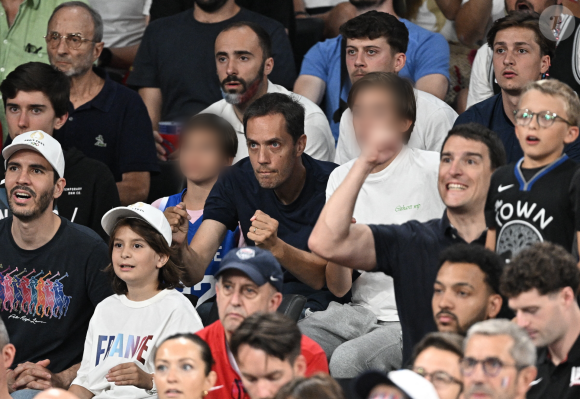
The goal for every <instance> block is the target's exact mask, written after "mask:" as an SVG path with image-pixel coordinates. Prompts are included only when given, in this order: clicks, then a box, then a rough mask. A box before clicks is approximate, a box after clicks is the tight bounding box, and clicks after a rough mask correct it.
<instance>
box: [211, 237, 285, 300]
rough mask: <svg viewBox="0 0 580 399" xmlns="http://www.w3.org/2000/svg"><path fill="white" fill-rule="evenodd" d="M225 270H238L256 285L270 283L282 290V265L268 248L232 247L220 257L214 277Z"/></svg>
mask: <svg viewBox="0 0 580 399" xmlns="http://www.w3.org/2000/svg"><path fill="white" fill-rule="evenodd" d="M226 270H239V271H241V272H242V273H244V274H245V275H247V276H248V277H249V278H250V280H252V281H253V282H254V283H256V284H257V285H258V286H262V285H264V284H266V283H270V284H272V285H273V286H274V288H276V290H278V291H280V292H281V291H282V285H283V284H284V275H283V272H282V266H280V263H279V262H278V260H276V258H275V257H274V255H272V253H271V252H270V251H268V250H265V249H261V248H258V247H244V248H235V249H232V250H231V251H230V252H228V254H227V255H226V256H225V257H224V258H223V259H222V261H221V263H220V268H219V270H218V271H217V273H216V278H217V277H218V276H219V275H220V274H222V273H223V272H225V271H226Z"/></svg>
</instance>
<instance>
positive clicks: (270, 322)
mask: <svg viewBox="0 0 580 399" xmlns="http://www.w3.org/2000/svg"><path fill="white" fill-rule="evenodd" d="M301 342H302V334H301V333H300V330H299V329H298V327H297V326H296V323H295V322H294V321H292V320H290V318H288V317H287V316H284V315H283V314H280V313H277V312H274V313H254V314H253V315H251V316H250V317H248V318H246V319H245V320H244V321H243V322H242V324H240V326H239V327H238V328H237V329H236V331H234V333H233V335H232V339H231V340H230V349H231V351H232V354H233V355H234V357H235V358H237V357H238V353H239V349H240V347H241V346H242V345H248V346H250V347H251V348H254V349H258V350H261V351H263V352H265V353H266V354H267V355H268V356H272V357H275V358H277V359H280V360H282V361H288V362H289V363H290V364H294V361H295V360H296V358H297V357H298V356H299V355H300V351H301Z"/></svg>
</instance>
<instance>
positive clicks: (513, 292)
mask: <svg viewBox="0 0 580 399" xmlns="http://www.w3.org/2000/svg"><path fill="white" fill-rule="evenodd" d="M579 285H580V271H579V270H578V267H577V265H576V260H575V259H574V257H573V256H572V255H570V254H569V253H568V251H566V250H565V249H564V248H562V247H561V246H559V245H556V244H553V243H549V242H542V243H537V244H534V245H532V246H531V247H529V248H526V249H524V250H523V251H522V252H520V253H519V254H518V255H516V257H515V258H513V259H512V260H511V262H510V263H508V264H507V265H506V266H505V270H504V272H503V275H502V277H501V285H500V289H501V292H502V294H503V295H505V296H506V297H508V298H514V297H517V296H518V295H520V294H522V293H524V292H528V291H530V290H533V289H534V288H535V289H537V290H538V292H539V293H540V295H548V294H553V293H556V292H558V291H560V290H561V289H562V288H565V287H571V288H572V290H574V292H577V291H578V286H579Z"/></svg>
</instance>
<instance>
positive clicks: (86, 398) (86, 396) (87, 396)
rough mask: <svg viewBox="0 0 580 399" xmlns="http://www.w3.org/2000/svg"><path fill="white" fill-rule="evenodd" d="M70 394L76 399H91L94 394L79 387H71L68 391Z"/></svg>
mask: <svg viewBox="0 0 580 399" xmlns="http://www.w3.org/2000/svg"><path fill="white" fill-rule="evenodd" d="M68 391H69V392H70V393H72V394H73V395H75V396H76V397H78V398H79V399H91V398H92V397H93V396H95V394H93V393H92V392H91V391H89V390H88V389H86V388H83V387H81V386H80V385H71V387H70V388H69V389H68Z"/></svg>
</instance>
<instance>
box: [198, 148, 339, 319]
mask: <svg viewBox="0 0 580 399" xmlns="http://www.w3.org/2000/svg"><path fill="white" fill-rule="evenodd" d="M302 163H303V164H304V167H305V168H306V181H305V183H304V187H303V188H302V192H301V193H300V195H299V196H298V198H297V199H296V200H295V201H294V202H292V203H291V204H289V205H285V204H283V203H282V202H280V200H278V198H277V197H276V194H275V193H274V190H270V189H265V188H262V187H260V184H259V183H258V180H257V179H256V176H255V175H254V170H253V169H252V164H251V163H250V159H249V158H244V159H242V160H241V161H239V162H238V163H236V164H235V165H234V166H232V167H230V168H227V169H226V170H225V171H224V172H223V173H222V174H221V176H220V177H219V179H218V181H217V182H216V184H215V185H214V186H213V189H212V190H211V193H210V194H209V196H208V198H207V200H206V201H205V207H204V210H203V218H204V219H211V220H216V221H218V222H220V223H223V224H224V225H225V226H226V227H227V229H228V230H231V231H234V230H235V229H236V227H237V226H238V222H239V224H240V225H241V230H242V233H243V234H244V238H245V240H246V242H247V243H248V245H254V243H253V241H251V240H250V239H248V231H249V230H250V226H251V225H252V222H251V221H250V219H251V218H252V216H254V214H255V213H256V211H257V210H261V211H262V212H264V213H266V214H267V215H268V216H270V217H271V218H273V219H276V220H277V221H278V223H279V226H278V237H279V238H280V239H281V240H283V241H284V242H285V243H287V244H289V245H291V246H293V247H295V248H298V249H300V250H303V251H309V249H308V238H309V237H310V233H311V232H312V229H313V228H314V225H315V223H316V221H317V220H318V216H319V215H320V212H321V211H322V208H323V207H324V204H325V202H326V184H327V183H328V177H329V175H330V173H331V172H332V171H333V170H334V168H336V166H337V165H336V164H334V163H331V162H323V161H318V160H315V159H313V158H312V157H310V156H308V155H306V154H304V155H302ZM284 283H285V287H284V290H285V291H286V290H292V291H287V293H294V294H302V295H306V296H308V297H310V296H311V295H312V294H314V293H316V292H317V291H316V290H313V289H311V288H308V287H307V286H306V285H304V284H302V283H298V280H297V279H296V277H294V276H293V275H292V274H291V273H289V272H285V274H284ZM325 295H326V294H325ZM332 299H333V300H335V298H332ZM321 301H322V300H321ZM320 305H322V306H324V308H326V306H325V304H324V303H321V304H320ZM326 305H327V303H326ZM310 307H311V308H313V309H316V306H315V305H312V306H310ZM316 310H319V309H316Z"/></svg>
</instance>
